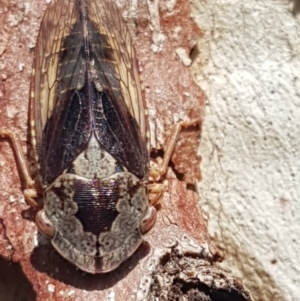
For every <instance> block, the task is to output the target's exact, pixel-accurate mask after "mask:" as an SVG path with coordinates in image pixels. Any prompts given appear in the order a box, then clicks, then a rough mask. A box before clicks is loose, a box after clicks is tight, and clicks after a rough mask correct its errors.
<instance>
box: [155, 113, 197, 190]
mask: <svg viewBox="0 0 300 301" xmlns="http://www.w3.org/2000/svg"><path fill="white" fill-rule="evenodd" d="M200 124H201V119H200V118H199V119H195V120H193V121H189V122H186V121H181V122H178V123H176V124H175V125H174V126H173V129H172V133H171V137H170V139H169V141H168V144H167V147H166V148H165V154H164V157H163V160H162V162H161V163H160V164H159V166H158V167H150V172H149V174H150V177H151V178H152V179H153V181H154V182H157V181H159V180H160V178H161V176H163V175H164V174H166V172H167V168H168V165H169V162H170V159H171V156H172V153H173V151H174V148H175V145H176V142H177V140H178V137H179V134H180V132H181V131H182V130H183V129H185V128H188V127H192V126H200ZM150 189H151V188H150ZM155 189H156V190H157V189H158V187H157V188H155Z"/></svg>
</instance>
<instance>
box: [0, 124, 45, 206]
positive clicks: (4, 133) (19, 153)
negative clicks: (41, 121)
mask: <svg viewBox="0 0 300 301" xmlns="http://www.w3.org/2000/svg"><path fill="white" fill-rule="evenodd" d="M0 138H5V139H9V141H10V142H11V145H12V148H13V150H14V153H15V156H16V160H17V164H18V165H19V167H20V171H21V174H22V175H21V176H22V179H23V180H24V184H25V189H24V191H23V194H24V197H25V200H26V202H27V204H28V205H29V206H31V207H33V208H38V207H39V206H38V203H37V202H36V200H35V198H37V195H38V194H37V190H36V188H35V181H34V180H33V179H32V177H31V175H30V172H29V168H28V164H27V161H26V158H25V155H24V152H23V150H22V147H21V144H20V141H19V139H18V137H17V135H16V134H15V133H14V132H12V131H10V130H7V129H0Z"/></svg>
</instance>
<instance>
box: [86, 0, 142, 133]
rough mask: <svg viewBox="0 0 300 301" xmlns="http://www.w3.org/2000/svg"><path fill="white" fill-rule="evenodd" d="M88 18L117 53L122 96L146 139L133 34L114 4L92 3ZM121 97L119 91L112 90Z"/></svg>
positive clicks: (116, 68)
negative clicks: (131, 34)
mask: <svg viewBox="0 0 300 301" xmlns="http://www.w3.org/2000/svg"><path fill="white" fill-rule="evenodd" d="M89 17H90V19H91V20H92V21H93V23H94V24H95V26H96V27H97V29H98V31H99V32H101V33H102V34H104V35H105V36H107V38H108V43H109V45H110V46H111V47H112V48H113V50H114V54H113V56H114V60H115V70H116V75H117V79H118V80H119V82H120V88H121V93H122V97H123V99H124V100H125V102H126V105H127V107H128V109H129V111H130V113H131V115H132V116H133V117H134V119H135V120H136V121H137V123H138V125H139V127H140V130H141V134H142V136H143V137H145V132H146V126H145V113H144V103H143V97H142V91H141V84H140V80H139V74H138V66H137V59H136V54H135V51H134V48H133V45H132V40H131V36H130V33H129V31H128V29H127V26H126V24H125V23H124V20H123V18H122V16H121V14H120V12H119V10H118V9H117V8H116V6H115V5H114V3H113V1H107V2H106V1H99V0H90V1H89ZM112 92H113V93H114V94H115V97H116V98H118V91H117V90H113V91H112Z"/></svg>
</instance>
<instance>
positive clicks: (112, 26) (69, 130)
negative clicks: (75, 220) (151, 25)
mask: <svg viewBox="0 0 300 301" xmlns="http://www.w3.org/2000/svg"><path fill="white" fill-rule="evenodd" d="M30 108H31V116H30V118H31V120H32V121H34V123H32V124H34V128H33V130H32V131H33V136H34V139H35V140H36V146H37V154H38V156H39V165H40V172H41V177H42V181H43V182H45V183H49V182H52V181H53V180H54V179H55V178H56V177H57V176H59V175H60V174H61V173H62V172H63V171H64V170H66V169H68V168H69V166H70V163H71V162H72V161H73V160H74V159H75V158H76V157H77V156H78V155H79V154H80V153H81V152H82V150H83V149H84V147H85V146H86V145H87V142H88V140H89V138H90V136H91V133H92V132H94V133H95V135H96V137H97V139H98V141H99V142H100V144H101V146H102V147H103V148H104V149H105V150H106V151H108V152H109V153H110V154H111V155H113V156H114V157H115V158H116V159H117V160H118V161H119V162H120V164H121V165H123V166H125V167H126V168H127V169H128V170H129V171H130V172H133V173H134V174H136V175H137V176H138V177H140V178H143V177H144V176H145V175H146V172H147V160H148V155H147V150H146V143H145V130H146V129H145V116H144V106H143V99H142V92H141V87H140V82H139V76H138V70H137V63H136V57H135V52H134V49H133V46H132V43H131V37H130V34H129V32H128V30H127V28H126V25H125V24H124V21H123V19H122V17H121V15H120V13H119V11H118V10H117V8H116V7H115V6H114V5H113V4H112V3H111V2H106V1H104V0H90V1H88V0H86V1H84V0H81V1H79V0H69V1H66V0H56V1H55V0H54V1H52V3H51V4H50V6H49V8H48V9H47V11H46V13H45V16H44V18H43V21H42V24H41V28H40V32H39V36H38V40H37V46H36V56H35V62H34V65H33V78H32V85H31V105H30ZM33 142H34V141H33ZM34 144H35V142H34Z"/></svg>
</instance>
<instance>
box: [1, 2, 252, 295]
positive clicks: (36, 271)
mask: <svg viewBox="0 0 300 301" xmlns="http://www.w3.org/2000/svg"><path fill="white" fill-rule="evenodd" d="M46 6H47V5H46V3H44V2H42V1H39V0H32V1H30V2H24V1H21V0H9V1H0V28H1V33H0V78H1V82H0V98H1V108H0V111H1V112H0V113H1V114H0V127H1V128H3V127H5V128H10V129H13V130H14V131H15V132H16V133H17V134H18V135H19V137H20V138H21V141H22V145H23V146H24V150H26V148H27V142H26V141H27V138H26V137H27V113H28V91H29V78H30V72H31V64H32V55H33V48H34V45H35V39H36V36H37V33H38V28H39V24H40V22H41V18H42V15H43V12H44V10H45V9H46ZM121 9H122V10H123V11H124V13H126V12H127V15H126V16H127V19H128V20H129V21H130V22H131V24H135V25H133V26H132V31H133V32H134V35H135V44H136V49H137V54H138V58H139V62H140V64H141V69H142V79H143V83H144V86H145V90H146V101H147V105H148V109H149V116H150V120H149V122H150V129H151V147H152V149H153V150H155V151H156V152H157V151H159V150H161V149H163V148H164V146H165V144H166V141H167V139H168V137H169V134H170V130H171V128H172V125H173V124H174V123H175V122H177V121H179V120H181V119H184V118H188V119H193V118H199V117H201V116H202V107H203V100H204V96H203V93H202V92H201V90H200V89H199V87H198V86H197V85H196V84H195V83H194V82H193V80H192V77H191V73H190V69H189V68H188V67H187V66H186V65H189V64H190V63H191V62H190V59H189V52H190V50H191V49H192V47H193V46H194V45H195V43H196V41H197V39H198V38H199V36H200V35H201V32H200V30H199V29H198V28H197V26H196V25H195V23H194V21H193V20H192V18H191V15H190V11H189V3H188V1H177V2H176V1H173V2H172V1H165V2H164V1H162V3H159V2H158V1H148V2H147V3H146V2H145V1H139V3H138V8H137V9H136V8H135V7H133V6H132V7H129V6H127V3H124V5H123V7H121ZM133 21H136V22H133ZM198 144H199V129H198V128H192V129H189V130H186V131H184V132H183V133H182V134H181V136H180V139H179V141H178V143H177V145H176V149H175V152H174V154H173V157H172V164H171V168H169V170H168V173H167V175H166V178H165V179H164V184H165V187H166V191H165V193H164V195H163V197H162V199H161V201H160V204H159V210H158V220H157V223H156V225H155V227H154V229H153V230H152V231H151V232H150V233H149V234H147V235H146V236H145V243H144V244H143V245H142V246H141V247H140V248H139V249H138V250H137V252H136V253H135V254H134V255H133V256H132V257H131V258H130V259H128V260H127V261H126V262H124V263H123V264H122V265H121V266H120V267H119V268H118V269H117V270H115V271H113V272H111V273H108V274H102V275H88V274H86V273H84V272H81V271H79V270H78V269H76V268H75V267H74V266H72V265H71V264H69V263H68V262H66V261H65V260H64V259H62V258H61V257H60V256H59V255H58V254H57V253H56V251H54V249H53V248H52V247H51V245H50V242H49V241H48V240H47V239H46V238H44V237H42V236H41V235H39V234H38V232H37V228H36V225H35V224H34V222H33V213H32V211H31V210H30V209H28V205H27V204H26V203H25V201H24V197H23V194H22V185H21V184H22V183H21V180H20V178H19V174H18V167H17V165H16V162H15V160H14V155H13V151H12V149H11V146H10V144H9V143H8V142H7V141H6V140H4V139H1V143H0V166H1V167H0V168H1V172H0V187H1V191H0V254H1V255H0V296H1V298H3V296H5V298H4V299H3V300H7V301H10V300H13V301H18V300H30V301H31V300H39V301H46V300H55V301H58V300H59V301H62V300H78V301H81V300H84V301H89V300H126V301H131V300H132V301H133V300H147V299H151V298H153V296H154V295H153V294H152V295H151V294H150V291H151V290H152V292H153V293H155V292H156V291H157V290H156V289H154V288H153V286H151V285H153V283H152V281H151V278H152V273H153V272H154V270H156V269H157V267H158V266H159V265H160V264H161V258H162V256H164V254H171V253H172V252H173V250H174V248H175V247H176V246H177V245H178V242H179V247H180V248H181V249H180V248H179V249H180V250H181V251H180V252H184V251H183V250H185V249H189V248H186V247H184V246H185V245H187V246H190V247H191V246H192V247H193V248H194V249H193V250H194V251H193V252H194V253H195V254H197V255H195V257H196V258H202V257H205V258H207V259H209V258H210V259H211V260H212V259H213V253H214V251H210V248H209V247H208V244H209V243H208V237H207V230H206V221H205V219H204V217H203V215H202V213H201V211H200V210H199V207H198V196H197V194H196V193H195V192H194V190H193V189H190V188H193V185H194V184H195V181H196V180H199V179H200V172H199V161H200V158H199V157H198V156H197V149H198ZM159 153H160V152H158V154H159ZM156 160H159V157H158V158H156ZM200 245H202V246H203V247H200ZM203 250H205V252H203ZM182 268H184V267H182ZM186 281H188V280H186ZM151 283H152V284H151ZM188 294H189V296H194V295H195V296H196V295H197V285H196V286H193V290H192V291H191V292H189V293H188ZM203 298H204V297H203ZM151 300H154V299H151ZM159 300H171V299H159ZM172 300H173V299H172ZM174 300H179V299H174ZM180 300H185V299H180ZM186 300H202V299H197V298H194V299H193V298H192V297H188V299H186ZM203 300H206V299H203ZM207 300H210V299H207ZM211 300H218V299H211ZM236 300H250V299H246V298H245V299H236Z"/></svg>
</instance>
